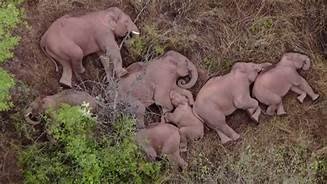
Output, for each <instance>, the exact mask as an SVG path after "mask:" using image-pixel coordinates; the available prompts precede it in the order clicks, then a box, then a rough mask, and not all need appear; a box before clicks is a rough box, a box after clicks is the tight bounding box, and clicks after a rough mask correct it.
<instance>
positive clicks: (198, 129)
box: [165, 91, 204, 152]
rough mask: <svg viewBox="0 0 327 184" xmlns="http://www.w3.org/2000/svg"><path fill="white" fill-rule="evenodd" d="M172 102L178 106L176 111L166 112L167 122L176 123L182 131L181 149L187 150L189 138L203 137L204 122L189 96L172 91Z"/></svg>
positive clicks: (197, 138)
mask: <svg viewBox="0 0 327 184" xmlns="http://www.w3.org/2000/svg"><path fill="white" fill-rule="evenodd" d="M170 98H171V102H172V104H173V105H174V106H175V107H176V108H175V110H174V112H172V113H166V114H165V119H166V120H167V122H171V123H174V124H176V126H177V127H178V128H179V129H180V133H181V151H182V152H185V151H187V139H189V140H199V139H201V138H202V137H203V134H204V127H203V123H202V122H201V121H200V119H199V118H198V117H196V116H195V115H194V113H193V109H192V107H191V106H190V104H189V103H188V102H189V101H188V100H187V98H186V97H185V96H183V95H181V94H179V93H178V92H176V91H171V92H170Z"/></svg>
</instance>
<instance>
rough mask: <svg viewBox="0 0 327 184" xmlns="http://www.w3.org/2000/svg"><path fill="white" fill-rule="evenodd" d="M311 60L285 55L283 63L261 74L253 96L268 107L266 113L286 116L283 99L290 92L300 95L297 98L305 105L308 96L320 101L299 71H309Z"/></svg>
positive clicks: (297, 55) (255, 84)
mask: <svg viewBox="0 0 327 184" xmlns="http://www.w3.org/2000/svg"><path fill="white" fill-rule="evenodd" d="M309 68H310V59H309V57H308V56H306V55H303V54H299V53H292V52H289V53H285V54H284V55H283V56H282V59H281V61H280V62H279V63H278V64H277V65H276V66H275V67H274V68H271V69H270V70H268V71H266V72H263V73H261V74H260V75H259V76H258V78H257V79H256V81H255V83H254V86H253V95H254V96H255V98H256V99H258V100H259V101H260V102H262V103H264V104H266V105H268V108H267V111H266V113H267V114H268V115H273V114H275V113H276V111H277V115H283V114H286V112H285V110H284V107H283V103H282V97H283V96H285V95H286V94H287V92H288V91H289V90H291V91H293V92H295V93H297V94H299V96H298V97H297V99H298V101H299V102H300V103H303V100H304V98H305V97H306V96H307V94H308V95H309V96H310V97H311V99H312V100H316V99H318V97H319V95H318V94H316V93H314V92H313V90H312V88H311V87H310V85H309V84H308V82H307V81H306V80H305V79H304V78H303V77H301V76H300V75H299V74H298V72H297V70H298V69H303V70H308V69H309Z"/></svg>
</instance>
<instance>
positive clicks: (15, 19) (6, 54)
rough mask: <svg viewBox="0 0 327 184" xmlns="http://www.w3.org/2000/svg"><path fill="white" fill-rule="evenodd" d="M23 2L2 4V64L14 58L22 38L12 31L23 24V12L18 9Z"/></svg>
mask: <svg viewBox="0 0 327 184" xmlns="http://www.w3.org/2000/svg"><path fill="white" fill-rule="evenodd" d="M21 2H22V1H21V0H20V1H17V0H16V1H15V0H8V1H6V2H3V3H1V2H0V63H3V62H4V61H6V60H7V59H10V58H12V57H13V53H12V49H13V48H15V47H16V46H17V44H18V42H19V40H20V37H18V36H13V35H12V31H13V29H14V28H16V26H17V25H18V24H19V23H21V18H22V11H21V10H20V9H19V8H17V5H19V4H20V3H21Z"/></svg>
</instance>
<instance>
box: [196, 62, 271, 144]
mask: <svg viewBox="0 0 327 184" xmlns="http://www.w3.org/2000/svg"><path fill="white" fill-rule="evenodd" d="M268 66H271V64H270V63H263V64H255V63H244V62H238V63H235V64H234V65H233V67H232V70H231V72H230V73H228V74H226V75H223V76H219V77H214V78H211V79H210V80H209V81H208V82H207V83H206V84H205V85H204V86H203V87H202V88H201V90H200V92H199V93H198V96H197V97H196V100H195V104H194V107H193V109H194V113H196V114H197V115H198V116H199V117H200V118H202V119H203V120H204V121H205V122H206V123H207V125H208V126H209V127H210V128H212V129H214V130H215V131H216V132H217V133H218V135H219V137H220V139H221V141H222V143H226V142H228V141H231V140H237V139H239V138H240V135H239V134H238V133H236V132H235V131H234V130H233V129H232V128H231V127H229V126H228V125H227V124H226V117H225V116H227V115H230V114H232V113H233V112H234V111H235V110H236V109H243V110H247V111H248V113H249V114H250V115H251V117H252V118H253V119H254V120H256V121H258V120H259V115H260V113H261V109H260V107H259V104H258V101H257V100H255V99H254V98H251V96H250V84H251V83H252V82H254V80H255V79H256V77H257V75H258V73H259V72H261V71H262V70H263V69H265V68H266V67H268Z"/></svg>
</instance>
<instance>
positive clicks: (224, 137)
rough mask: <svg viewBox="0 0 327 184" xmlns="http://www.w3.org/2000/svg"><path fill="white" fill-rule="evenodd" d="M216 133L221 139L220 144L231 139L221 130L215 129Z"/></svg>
mask: <svg viewBox="0 0 327 184" xmlns="http://www.w3.org/2000/svg"><path fill="white" fill-rule="evenodd" d="M217 133H218V135H219V137H220V140H221V142H222V144H225V143H227V142H229V141H232V139H231V138H229V137H227V135H225V134H224V133H223V132H222V131H220V130H217Z"/></svg>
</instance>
